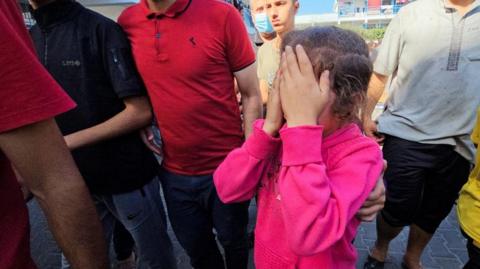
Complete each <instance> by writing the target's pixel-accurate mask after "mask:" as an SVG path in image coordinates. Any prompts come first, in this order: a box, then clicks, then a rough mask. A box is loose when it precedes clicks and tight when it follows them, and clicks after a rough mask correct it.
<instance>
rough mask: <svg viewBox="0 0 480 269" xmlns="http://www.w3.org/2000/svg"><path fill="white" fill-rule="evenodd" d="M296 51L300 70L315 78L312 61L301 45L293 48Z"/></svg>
mask: <svg viewBox="0 0 480 269" xmlns="http://www.w3.org/2000/svg"><path fill="white" fill-rule="evenodd" d="M295 49H296V51H297V58H298V65H299V67H300V72H302V74H303V75H304V76H306V77H307V78H310V79H311V78H313V79H315V74H314V73H313V66H312V62H310V59H309V58H308V55H307V53H306V52H305V50H304V49H303V47H302V45H297V47H296V48H295Z"/></svg>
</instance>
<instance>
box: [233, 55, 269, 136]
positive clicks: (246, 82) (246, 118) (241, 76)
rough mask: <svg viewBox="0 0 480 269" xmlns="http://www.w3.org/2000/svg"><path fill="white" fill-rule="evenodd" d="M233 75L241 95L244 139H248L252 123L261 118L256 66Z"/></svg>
mask: <svg viewBox="0 0 480 269" xmlns="http://www.w3.org/2000/svg"><path fill="white" fill-rule="evenodd" d="M234 75H235V78H236V79H237V83H238V89H239V91H240V94H241V95H242V105H243V123H244V128H245V137H248V136H250V134H251V133H252V130H253V122H254V121H255V120H256V119H259V118H261V117H262V97H261V95H260V90H259V89H258V85H259V83H258V78H257V65H256V64H252V65H250V66H249V67H247V68H245V69H243V70H241V71H238V72H235V73H234Z"/></svg>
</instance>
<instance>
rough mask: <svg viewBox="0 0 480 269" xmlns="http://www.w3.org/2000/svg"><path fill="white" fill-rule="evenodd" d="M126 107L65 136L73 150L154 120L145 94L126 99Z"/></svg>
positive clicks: (127, 131)
mask: <svg viewBox="0 0 480 269" xmlns="http://www.w3.org/2000/svg"><path fill="white" fill-rule="evenodd" d="M124 103H125V109H124V110H123V111H121V112H120V113H118V114H117V115H115V116H113V117H112V118H110V119H108V120H107V121H105V122H102V123H100V124H98V125H95V126H93V127H90V128H88V129H84V130H80V131H78V132H76V133H73V134H70V135H67V136H65V141H66V142H67V146H68V148H70V149H71V150H73V149H76V148H79V147H83V146H87V145H91V144H94V143H98V142H101V141H104V140H107V139H111V138H114V137H118V136H120V135H123V134H126V133H130V132H132V131H135V130H138V129H140V128H142V127H145V126H147V125H148V124H150V123H151V121H152V110H151V106H150V102H149V101H148V98H147V97H145V96H136V97H129V98H125V99H124Z"/></svg>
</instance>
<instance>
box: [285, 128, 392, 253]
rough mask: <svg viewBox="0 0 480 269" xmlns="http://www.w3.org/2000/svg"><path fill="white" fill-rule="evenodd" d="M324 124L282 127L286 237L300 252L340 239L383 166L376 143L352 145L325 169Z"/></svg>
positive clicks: (316, 250)
mask: <svg viewBox="0 0 480 269" xmlns="http://www.w3.org/2000/svg"><path fill="white" fill-rule="evenodd" d="M322 132H323V129H322V127H320V126H311V127H297V128H288V129H285V130H283V131H282V132H281V138H282V142H283V163H282V169H281V172H280V178H279V191H280V195H281V199H282V211H283V218H284V222H285V226H286V229H287V231H288V233H287V234H288V236H287V238H288V242H289V244H290V248H291V250H292V251H293V252H294V253H296V254H297V255H302V256H309V255H314V254H316V253H319V252H322V251H324V250H325V249H327V248H329V247H331V246H332V245H334V244H335V243H336V242H337V241H339V240H340V239H341V238H342V237H343V236H344V233H345V230H346V228H347V226H348V225H349V223H350V221H351V220H352V218H354V216H355V214H356V212H357V211H358V210H359V209H360V207H361V206H362V204H363V203H364V202H365V200H366V199H367V197H368V195H369V193H370V191H371V190H372V189H373V187H374V185H375V183H376V181H377V179H378V178H379V176H380V173H381V171H382V167H383V161H382V156H381V151H380V149H379V148H378V146H375V145H374V144H373V143H368V142H367V143H360V144H354V145H349V146H348V149H347V151H348V153H347V154H345V156H344V157H342V156H337V157H340V161H339V162H337V163H336V165H335V167H333V168H331V169H329V171H328V173H327V172H326V164H325V163H324V161H323V157H322Z"/></svg>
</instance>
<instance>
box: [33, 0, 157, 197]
mask: <svg viewBox="0 0 480 269" xmlns="http://www.w3.org/2000/svg"><path fill="white" fill-rule="evenodd" d="M33 15H34V18H35V19H36V21H37V24H36V25H35V26H34V27H33V28H32V29H31V35H32V38H33V40H34V43H35V46H36V49H37V53H38V56H39V58H40V61H41V62H42V63H43V65H44V66H45V67H46V68H47V69H48V71H49V72H50V74H51V75H52V76H53V77H54V78H55V79H56V80H57V82H58V83H59V84H60V85H61V86H62V87H63V89H64V90H65V91H66V92H67V93H68V94H69V95H70V97H72V99H73V100H75V102H76V103H77V105H78V106H77V108H76V109H74V110H72V111H69V112H67V113H64V114H62V115H60V116H57V117H56V120H57V123H58V125H59V127H60V129H61V131H62V133H63V135H68V134H71V133H74V132H77V131H79V130H83V129H86V128H89V127H92V126H95V125H97V124H100V123H102V122H105V121H106V120H108V119H110V118H112V117H113V116H115V115H116V114H118V113H119V112H121V111H122V110H123V109H124V108H125V105H124V102H123V99H124V98H127V97H132V96H143V95H146V90H145V86H144V85H143V83H142V81H141V79H140V76H139V75H138V73H137V71H136V68H135V64H134V62H133V59H132V55H131V49H130V44H129V42H128V40H127V38H126V36H125V34H124V32H123V31H122V29H121V28H120V26H118V25H117V24H116V23H115V22H113V21H111V20H110V19H108V18H106V17H104V16H102V15H100V14H98V13H95V12H93V11H91V10H88V9H86V8H84V7H83V6H81V5H80V4H78V3H76V2H74V1H71V0H61V1H56V2H54V3H52V4H49V5H46V6H44V7H41V8H39V9H38V10H35V11H34V12H33ZM72 155H73V157H74V159H75V161H76V163H77V166H78V168H79V170H80V172H81V174H82V176H83V177H84V178H85V180H86V183H87V185H88V187H89V188H90V191H91V192H92V193H95V194H113V193H122V192H129V191H133V190H135V189H138V188H140V187H142V186H143V185H145V184H146V183H147V182H149V181H150V180H151V179H152V178H153V177H154V176H155V174H156V170H157V168H158V167H157V166H158V164H157V162H156V160H155V158H154V156H153V154H152V152H150V151H149V150H148V149H147V148H146V147H145V145H144V144H143V143H142V141H141V139H140V136H139V134H138V132H137V131H135V132H132V133H130V134H127V135H123V136H120V137H117V138H113V139H110V140H107V141H103V142H100V143H97V144H94V145H91V146H86V147H83V148H80V149H77V150H74V151H73V152H72Z"/></svg>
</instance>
